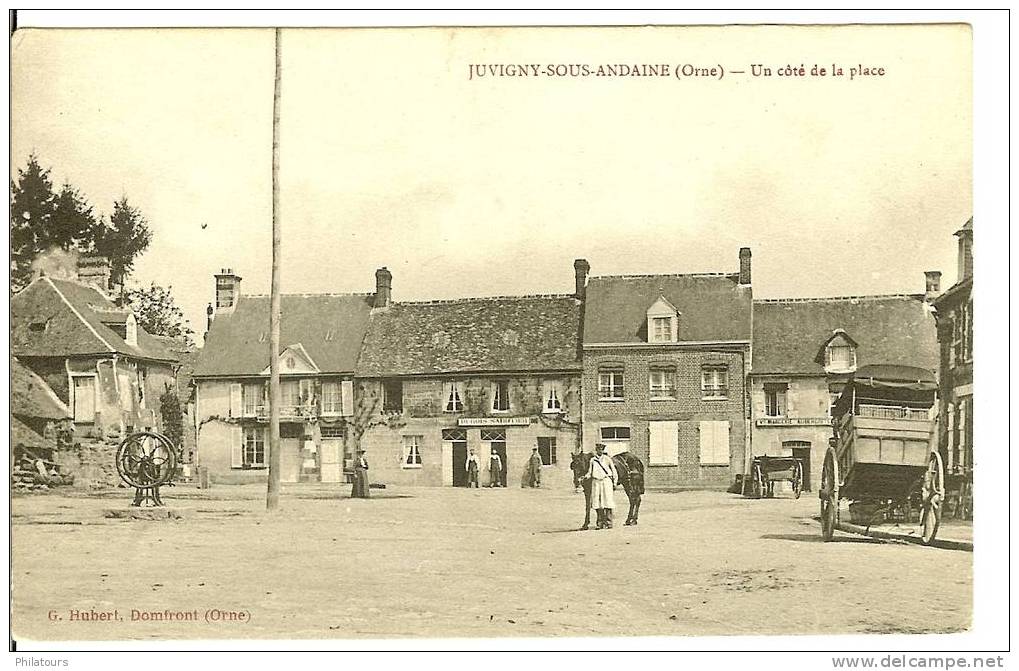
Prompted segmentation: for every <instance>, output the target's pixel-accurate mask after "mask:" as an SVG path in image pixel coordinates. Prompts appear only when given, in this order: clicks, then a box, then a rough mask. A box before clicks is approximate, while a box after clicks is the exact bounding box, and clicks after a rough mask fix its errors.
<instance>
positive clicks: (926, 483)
mask: <svg viewBox="0 0 1019 671" xmlns="http://www.w3.org/2000/svg"><path fill="white" fill-rule="evenodd" d="M921 496H922V501H923V509H922V511H921V512H920V532H921V537H922V538H923V542H924V545H930V544H931V543H933V542H934V538H935V537H936V536H937V535H938V527H939V526H941V504H942V503H943V502H944V500H945V465H944V464H943V463H942V462H941V455H940V454H938V453H937V452H931V456H930V459H928V460H927V472H926V473H924V476H923V489H922V490H921Z"/></svg>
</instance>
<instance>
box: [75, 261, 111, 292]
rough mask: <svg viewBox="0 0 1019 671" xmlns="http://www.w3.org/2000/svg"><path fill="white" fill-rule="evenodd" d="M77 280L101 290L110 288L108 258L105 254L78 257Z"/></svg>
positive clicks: (104, 290) (105, 290)
mask: <svg viewBox="0 0 1019 671" xmlns="http://www.w3.org/2000/svg"><path fill="white" fill-rule="evenodd" d="M78 281H79V282H81V283H82V284H89V285H91V286H93V287H95V288H96V289H99V290H100V291H102V292H104V293H105V292H107V291H109V290H110V260H109V259H108V258H106V257H105V256H80V257H78Z"/></svg>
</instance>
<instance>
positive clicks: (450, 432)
mask: <svg viewBox="0 0 1019 671" xmlns="http://www.w3.org/2000/svg"><path fill="white" fill-rule="evenodd" d="M442 439H443V440H449V441H452V442H459V443H466V442H467V429H443V430H442Z"/></svg>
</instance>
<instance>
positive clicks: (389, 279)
mask: <svg viewBox="0 0 1019 671" xmlns="http://www.w3.org/2000/svg"><path fill="white" fill-rule="evenodd" d="M392 300H393V273H391V272H389V269H388V268H386V267H385V266H382V267H381V268H379V269H378V270H376V271H375V303H374V304H373V307H376V308H388V307H389V304H390V303H391V302H392Z"/></svg>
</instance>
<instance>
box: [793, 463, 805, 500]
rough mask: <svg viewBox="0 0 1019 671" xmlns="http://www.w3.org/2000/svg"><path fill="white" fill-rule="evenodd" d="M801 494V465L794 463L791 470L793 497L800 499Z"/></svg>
mask: <svg viewBox="0 0 1019 671" xmlns="http://www.w3.org/2000/svg"><path fill="white" fill-rule="evenodd" d="M802 493H803V464H801V463H799V462H796V466H795V467H794V468H793V495H794V496H795V497H796V498H800V494H802Z"/></svg>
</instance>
